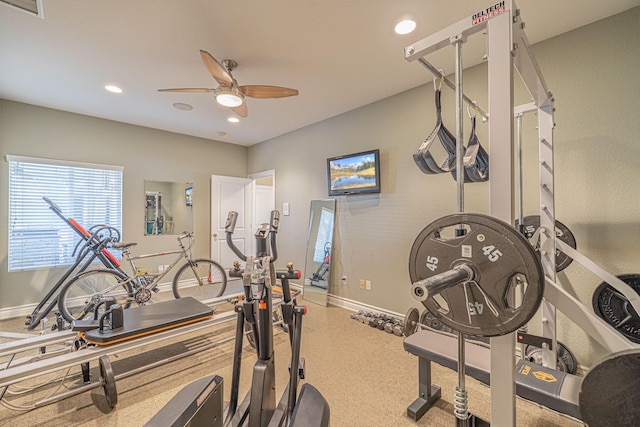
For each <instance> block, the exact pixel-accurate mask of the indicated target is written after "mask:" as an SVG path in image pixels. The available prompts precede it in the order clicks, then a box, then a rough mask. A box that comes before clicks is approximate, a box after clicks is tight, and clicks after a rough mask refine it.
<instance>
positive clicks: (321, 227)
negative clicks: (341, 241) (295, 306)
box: [302, 199, 336, 306]
mask: <svg viewBox="0 0 640 427" xmlns="http://www.w3.org/2000/svg"><path fill="white" fill-rule="evenodd" d="M335 211H336V201H335V200H334V199H330V200H312V201H311V211H310V213H309V239H308V241H307V257H306V259H305V268H304V273H305V277H304V286H303V288H302V295H303V297H304V299H305V300H307V301H311V302H314V303H316V304H321V305H325V306H326V305H327V294H328V292H329V278H330V276H331V249H332V246H333V229H334V224H335Z"/></svg>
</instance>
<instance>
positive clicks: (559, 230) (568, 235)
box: [516, 215, 577, 272]
mask: <svg viewBox="0 0 640 427" xmlns="http://www.w3.org/2000/svg"><path fill="white" fill-rule="evenodd" d="M517 225H518V221H516V226H517ZM522 226H523V233H524V235H525V236H526V237H527V239H530V238H531V237H533V235H534V234H535V232H536V230H537V229H538V228H540V215H529V216H525V217H524V218H522ZM555 231H556V239H560V240H562V241H563V242H565V243H566V244H567V245H569V246H571V247H572V248H573V249H575V248H576V246H577V245H576V238H575V237H574V236H573V233H572V232H571V230H569V227H567V226H566V225H564V224H563V223H561V222H560V221H558V220H556V230H555ZM539 245H540V242H538V243H537V244H536V248H535V249H536V251H538V250H539ZM572 262H573V259H571V258H569V256H567V255H566V254H565V253H564V252H561V251H560V249H556V271H557V272H560V271H562V270H564V269H565V268H567V267H569V264H571V263H572Z"/></svg>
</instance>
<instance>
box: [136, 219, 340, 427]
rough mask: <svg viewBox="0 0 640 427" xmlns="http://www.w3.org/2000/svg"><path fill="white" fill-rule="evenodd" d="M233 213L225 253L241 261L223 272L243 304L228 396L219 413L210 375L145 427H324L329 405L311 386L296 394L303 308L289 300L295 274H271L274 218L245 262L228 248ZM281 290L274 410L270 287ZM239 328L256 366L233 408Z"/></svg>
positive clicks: (219, 391)
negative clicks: (284, 368)
mask: <svg viewBox="0 0 640 427" xmlns="http://www.w3.org/2000/svg"><path fill="white" fill-rule="evenodd" d="M237 219H238V213H237V212H233V211H232V212H229V215H228V216H227V221H226V224H225V234H226V241H227V244H228V246H229V248H230V249H231V250H232V251H233V253H235V254H236V255H237V256H238V257H239V258H240V259H241V260H242V261H245V268H244V269H243V268H241V267H240V263H239V262H235V263H234V267H233V268H232V269H231V270H229V276H230V277H239V278H242V282H243V288H244V299H243V300H242V301H240V302H239V303H237V304H236V306H235V312H236V313H237V324H236V332H235V338H236V341H235V348H234V357H233V368H232V378H231V392H230V398H229V402H228V404H227V405H226V409H225V410H223V406H224V405H223V403H222V396H223V388H222V387H223V380H222V378H221V377H219V376H217V375H214V376H210V377H205V378H201V379H200V380H197V381H195V382H193V383H191V384H189V385H188V386H186V387H184V388H183V389H182V390H181V391H180V392H179V393H178V394H177V395H176V396H175V397H174V398H173V399H172V400H171V401H169V402H168V403H167V405H165V407H164V408H163V409H162V410H161V411H160V412H158V413H157V414H156V415H155V416H154V417H153V418H152V419H151V420H149V422H148V423H147V424H146V426H149V427H151V426H169V425H170V426H205V425H206V426H220V427H222V426H225V427H226V426H231V427H236V426H249V427H280V426H289V427H295V426H298V427H316V426H317V427H328V426H329V415H330V410H329V404H328V403H327V401H326V400H325V399H324V397H323V396H322V394H321V393H320V392H319V391H318V390H317V389H316V388H315V387H313V386H312V385H310V384H308V383H305V384H303V385H302V387H301V388H300V393H298V380H299V379H304V359H301V358H300V341H301V337H302V316H303V315H304V314H305V313H306V307H304V306H298V305H297V304H296V301H295V299H292V298H291V293H290V289H289V279H300V277H301V276H300V270H294V269H293V265H292V264H288V265H287V270H283V271H276V269H275V261H276V260H277V258H278V251H277V246H276V234H277V232H278V227H279V222H280V213H279V212H278V211H277V210H274V211H272V212H271V223H270V224H262V225H261V226H260V227H259V228H258V230H257V231H256V233H255V239H256V255H255V257H247V256H246V255H244V254H243V253H242V251H240V249H238V247H237V246H236V245H235V243H234V242H233V232H234V230H235V225H236V221H237ZM277 279H279V280H280V282H281V285H282V293H283V302H282V303H281V305H280V306H281V311H282V319H283V322H284V324H286V325H287V326H288V333H289V341H290V343H291V361H290V365H289V384H287V386H286V388H285V391H284V393H283V395H282V397H281V399H280V401H279V403H278V405H277V406H276V396H275V394H276V392H275V390H276V384H275V358H274V351H273V320H272V314H273V300H272V286H273V285H274V284H275V283H276V280H277ZM245 322H246V323H247V324H249V325H250V327H251V333H253V339H254V343H255V349H256V353H257V357H258V360H257V361H256V363H255V365H254V367H253V376H252V383H251V389H250V390H249V392H248V393H247V395H246V396H245V398H244V399H243V401H242V402H241V403H240V405H238V394H239V389H240V371H241V363H242V347H243V338H244V331H245Z"/></svg>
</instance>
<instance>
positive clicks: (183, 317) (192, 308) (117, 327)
mask: <svg viewBox="0 0 640 427" xmlns="http://www.w3.org/2000/svg"><path fill="white" fill-rule="evenodd" d="M107 307H108V309H107V310H106V311H105V312H104V313H101V314H100V317H98V314H97V308H96V314H94V317H93V319H86V320H74V321H73V322H72V324H71V329H72V330H73V331H77V332H78V333H79V334H80V335H81V336H83V337H84V340H85V341H87V342H88V343H91V344H96V345H102V346H103V345H110V344H115V343H118V342H122V341H127V340H131V339H134V338H138V337H142V336H145V335H150V334H154V333H157V332H160V331H165V330H167V329H173V328H177V327H179V326H183V325H187V324H190V323H195V322H199V321H202V320H205V319H208V318H210V317H211V316H213V309H212V308H211V307H209V306H208V305H205V304H203V303H201V302H200V301H198V300H196V299H194V298H192V297H186V298H178V299H173V300H169V301H163V302H158V303H154V304H149V305H143V306H139V307H133V308H128V309H126V310H123V309H122V308H121V307H120V306H119V305H118V304H111V305H108V306H107Z"/></svg>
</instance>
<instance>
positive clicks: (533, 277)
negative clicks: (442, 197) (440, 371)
mask: <svg viewBox="0 0 640 427" xmlns="http://www.w3.org/2000/svg"><path fill="white" fill-rule="evenodd" d="M524 27H525V25H524V22H523V21H522V17H521V15H520V10H519V9H518V8H517V7H516V5H515V2H514V1H513V0H504V1H498V2H494V3H492V4H491V5H489V7H487V8H485V9H481V10H478V11H477V12H476V13H474V14H473V15H471V16H468V17H467V18H464V19H462V20H460V21H458V22H456V23H454V24H452V25H450V26H448V27H446V28H444V29H442V30H440V31H438V32H436V33H434V34H432V35H430V36H428V37H426V38H424V39H421V40H419V41H417V42H415V43H413V44H412V45H410V46H407V47H405V49H404V58H405V59H406V60H407V61H416V62H418V63H420V64H421V65H423V66H424V67H425V68H427V70H429V71H430V72H431V73H433V74H434V75H435V76H436V77H437V78H438V79H440V82H441V83H443V82H446V84H447V86H449V87H451V88H452V89H454V90H455V92H456V135H455V140H456V147H455V152H454V153H452V152H451V151H452V150H451V147H450V149H449V150H447V151H448V152H449V159H448V163H447V162H445V164H444V165H443V166H446V167H444V168H443V167H440V169H441V170H437V172H438V173H441V172H456V174H455V176H456V178H457V196H458V200H457V202H458V206H457V207H458V213H457V214H455V215H452V216H450V217H444V218H441V219H440V220H437V221H435V222H434V223H432V224H430V225H428V226H427V228H425V229H424V230H423V231H422V233H420V234H419V236H418V238H417V239H416V241H415V242H414V245H413V248H412V251H411V258H410V262H409V270H410V276H411V282H412V295H413V296H414V298H416V299H418V300H419V301H421V302H422V304H423V305H424V306H425V307H426V308H427V309H428V310H429V312H430V313H431V314H432V315H433V316H434V317H435V318H437V319H438V320H439V321H441V322H442V323H444V324H446V325H447V326H449V327H450V328H452V329H454V330H456V331H458V332H459V336H458V342H457V347H458V352H457V353H458V354H457V360H455V355H454V356H453V358H454V361H455V363H456V364H457V369H458V375H459V377H458V380H459V381H458V388H456V391H455V415H456V423H457V425H459V426H469V425H481V423H480V422H479V423H476V421H477V420H474V419H472V417H471V415H470V414H469V413H468V411H467V407H466V403H467V393H466V391H465V383H464V382H465V369H466V367H467V363H465V353H466V349H467V345H465V340H464V334H474V335H481V336H490V337H491V348H490V355H489V356H490V364H489V365H488V370H487V372H490V374H491V423H492V424H494V425H497V426H514V425H516V415H515V394H516V392H515V391H516V381H515V366H516V365H515V363H514V350H515V334H514V332H515V331H516V330H517V329H518V328H519V327H520V326H522V325H524V324H525V323H526V321H527V319H529V318H531V316H532V315H533V313H534V312H535V311H536V310H537V309H538V307H541V317H542V319H543V324H542V334H543V337H544V338H546V339H547V341H548V342H549V343H550V345H547V346H546V348H544V349H543V350H542V363H543V368H545V369H554V368H555V367H556V359H557V355H556V348H557V340H556V309H559V310H561V311H562V312H563V313H564V314H565V315H566V316H567V317H569V318H570V319H572V320H573V321H574V322H575V323H576V324H577V325H579V326H580V327H581V328H582V329H583V330H584V331H585V332H586V333H588V334H589V335H590V336H591V337H592V338H593V339H594V340H596V341H597V342H599V343H600V344H602V346H603V347H605V348H606V349H608V350H609V351H611V352H612V354H611V355H610V356H609V357H608V358H606V359H605V360H603V361H602V362H600V363H599V364H597V365H596V366H595V367H594V368H592V369H591V371H590V373H589V374H587V376H586V377H585V378H584V380H583V381H581V382H577V383H575V384H576V387H573V388H572V389H571V393H572V396H571V398H572V400H573V401H574V402H577V401H578V400H579V409H580V413H581V416H582V419H583V421H584V422H585V423H586V424H587V425H616V426H622V425H636V424H637V419H638V417H639V416H640V407H639V406H638V405H637V399H638V395H639V394H640V392H639V391H638V390H640V387H638V380H632V381H629V383H630V384H628V385H627V384H626V383H625V381H624V380H623V378H634V379H637V378H640V350H639V349H638V347H637V346H636V345H634V344H633V343H631V341H629V340H628V339H626V338H625V337H623V336H622V335H621V334H619V333H617V332H616V331H614V329H613V328H612V327H611V326H610V325H608V324H606V323H605V322H604V321H602V319H600V318H599V317H597V316H596V315H595V314H594V313H592V312H591V310H587V309H585V307H584V306H583V305H582V304H581V303H580V301H578V300H577V299H576V298H575V297H573V296H572V295H571V294H570V293H569V292H567V291H566V290H565V289H563V287H562V286H561V285H560V284H558V283H557V281H556V272H557V266H556V262H557V260H556V253H557V250H558V249H559V250H560V251H561V252H563V253H564V254H566V255H567V256H569V257H570V258H571V259H573V260H574V261H578V262H579V263H580V264H582V265H583V266H585V267H587V268H588V269H589V270H591V271H592V272H594V273H595V274H596V275H598V276H600V277H601V278H602V279H603V280H605V281H606V282H607V283H609V284H610V285H611V286H613V287H614V288H615V289H616V290H617V291H618V292H620V294H621V295H623V296H624V297H625V298H626V299H627V300H628V302H629V305H630V307H633V308H634V310H635V311H636V312H640V295H637V294H635V292H633V290H632V289H630V287H629V286H625V284H624V283H623V282H622V281H621V280H619V279H618V278H616V277H615V276H613V275H611V274H609V273H607V272H605V271H604V270H603V269H602V268H600V267H599V266H597V265H595V263H593V262H591V261H589V260H588V259H586V257H584V256H582V255H581V254H579V253H578V252H577V251H576V250H575V249H573V248H572V247H571V246H570V245H568V244H566V243H565V242H563V241H562V240H561V239H558V238H557V235H556V233H555V232H554V229H555V226H556V221H555V193H554V191H555V189H554V139H553V128H554V126H555V123H554V117H553V116H554V110H555V109H554V99H553V96H552V94H551V92H550V91H549V90H548V88H547V86H546V83H545V81H544V79H543V77H542V74H541V72H540V69H539V67H538V64H537V62H536V60H535V58H534V57H533V55H532V51H531V48H530V45H529V42H528V39H527V37H526V34H525V32H524ZM478 33H482V34H485V35H486V46H487V56H486V58H487V60H488V62H487V69H488V104H489V105H488V107H489V108H488V113H484V112H483V111H482V110H481V109H479V108H478V107H477V104H476V103H475V102H473V101H471V100H470V99H469V98H468V97H467V96H465V95H464V93H463V87H462V86H463V82H462V45H463V43H465V42H466V41H467V38H468V37H471V36H473V35H475V34H478ZM447 46H453V47H454V48H455V55H456V58H455V84H454V83H451V82H449V81H448V80H447V79H446V77H444V75H443V73H442V72H441V71H439V70H438V69H437V68H436V67H434V66H433V65H431V64H430V63H429V62H428V61H427V60H426V59H425V58H424V57H425V56H427V55H429V54H431V53H434V52H436V51H438V50H440V49H442V48H445V47H447ZM514 69H515V70H517V72H518V75H519V76H520V77H521V79H522V81H523V83H524V85H525V86H526V88H527V90H528V92H529V94H530V95H531V98H532V102H530V103H529V104H525V105H521V106H518V107H514V89H513V87H514V81H513V80H514ZM464 101H466V102H467V103H469V104H472V105H473V106H474V108H475V109H476V111H478V112H480V114H481V115H482V116H483V117H485V118H488V119H489V140H490V141H491V144H490V150H489V155H490V158H491V165H490V168H491V180H490V181H489V190H490V215H491V217H488V216H482V215H476V214H465V213H463V212H464V182H465V170H466V166H467V164H466V157H467V156H466V153H465V150H464V146H463V131H462V129H463V123H462V111H463V102H464ZM528 111H535V112H536V114H537V118H538V135H539V139H538V141H539V162H538V164H539V175H540V219H539V226H540V228H539V235H538V238H539V254H540V255H539V258H538V255H534V254H533V253H531V252H530V251H529V249H527V248H525V247H524V246H522V243H523V238H522V236H518V235H517V233H516V232H515V228H513V227H511V225H510V224H512V223H513V218H514V181H515V179H514V173H513V171H514V168H513V159H514V157H515V156H514V144H513V134H514V132H513V127H514V126H513V116H514V115H518V114H521V113H524V112H528ZM429 139H430V138H428V140H429ZM449 139H452V138H449ZM428 140H427V141H425V144H423V146H421V149H422V148H428V147H426V144H428ZM442 143H443V147H445V149H447V147H446V144H445V143H444V142H442ZM449 145H451V144H449ZM420 154H422V153H420ZM421 157H422V156H421ZM414 159H415V156H414ZM422 159H423V160H424V161H425V164H426V165H427V166H428V165H429V163H428V162H427V161H428V159H426V158H424V157H422ZM454 162H455V166H454V165H453V163H454ZM418 166H420V165H418ZM436 166H437V165H436ZM422 169H423V168H421V170H422ZM435 169H437V168H435ZM426 170H427V171H428V172H427V171H425V170H423V172H425V173H429V172H431V171H433V170H434V168H430V167H428V168H426ZM450 229H454V231H453V232H452V233H450V234H446V235H445V233H444V232H443V230H450ZM524 242H526V240H524ZM416 314H417V313H416ZM413 317H414V318H413V319H409V320H410V322H409V323H412V324H413V323H415V322H416V321H417V315H414V316H413ZM416 335H419V333H418V334H414V335H412V336H411V337H408V338H407V339H406V340H405V349H407V350H408V351H411V352H412V353H414V354H417V355H418V354H419V351H421V349H418V348H416V349H415V352H414V351H412V350H411V349H410V348H408V347H407V342H408V341H409V340H411V339H412V338H414V337H416ZM432 344H433V343H431V342H428V343H426V344H424V349H426V350H427V351H429V350H432V348H431V345H432ZM452 346H455V344H452ZM453 353H455V350H454V351H453ZM471 356H472V357H471V359H472V360H470V362H471V363H470V364H472V363H473V362H474V360H473V359H474V356H475V355H471ZM419 357H420V362H419V363H420V365H419V370H420V372H422V371H423V369H424V368H425V367H426V364H425V363H424V361H425V360H427V359H426V357H425V358H423V357H422V356H419ZM419 382H420V397H419V398H418V399H417V400H416V401H415V402H414V403H413V404H412V405H411V406H410V407H409V408H408V410H407V412H408V415H410V412H413V414H414V415H415V416H416V417H417V418H419V417H420V416H421V415H422V414H424V413H425V412H426V410H428V408H429V407H430V406H431V405H432V404H433V403H434V402H435V401H436V400H437V399H438V398H439V395H440V389H439V388H437V387H435V386H432V385H431V384H430V378H428V379H427V378H425V377H423V376H422V375H421V376H420V379H419ZM604 382H608V383H609V384H610V383H615V384H619V385H620V387H617V388H615V387H611V386H608V387H606V389H605V388H603V386H604V384H600V388H599V387H598V384H599V383H604ZM559 385H560V386H561V384H559ZM562 391H563V390H559V391H558V390H556V392H557V393H559V394H560V393H562ZM578 395H579V396H578ZM565 397H566V396H565ZM634 401H635V403H634ZM417 418H416V419H417ZM480 421H482V420H480ZM629 421H631V422H629ZM634 422H635V423H636V424H633V423H634Z"/></svg>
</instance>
